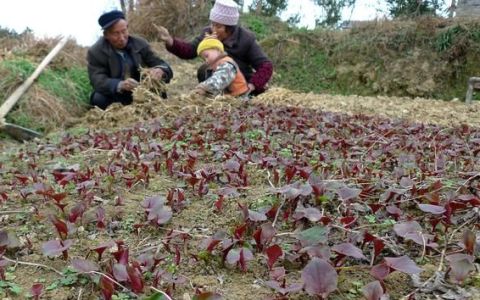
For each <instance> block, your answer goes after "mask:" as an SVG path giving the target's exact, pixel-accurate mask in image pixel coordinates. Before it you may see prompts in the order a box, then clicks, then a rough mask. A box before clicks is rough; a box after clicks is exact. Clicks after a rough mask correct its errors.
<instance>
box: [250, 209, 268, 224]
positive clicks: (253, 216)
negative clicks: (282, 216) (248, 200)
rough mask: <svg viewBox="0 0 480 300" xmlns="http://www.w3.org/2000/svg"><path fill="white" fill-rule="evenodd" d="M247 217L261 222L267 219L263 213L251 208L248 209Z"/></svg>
mask: <svg viewBox="0 0 480 300" xmlns="http://www.w3.org/2000/svg"><path fill="white" fill-rule="evenodd" d="M248 219H249V220H251V221H252V222H262V221H265V220H266V219H267V216H266V215H265V214H264V213H260V212H256V211H253V210H251V209H249V210H248Z"/></svg>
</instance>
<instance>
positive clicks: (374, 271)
mask: <svg viewBox="0 0 480 300" xmlns="http://www.w3.org/2000/svg"><path fill="white" fill-rule="evenodd" d="M390 271H391V269H390V267H389V266H387V264H385V263H381V264H378V265H375V266H373V267H372V268H371V269H370V275H372V276H373V277H375V278H376V279H378V280H380V281H383V280H384V279H385V278H387V276H388V274H390Z"/></svg>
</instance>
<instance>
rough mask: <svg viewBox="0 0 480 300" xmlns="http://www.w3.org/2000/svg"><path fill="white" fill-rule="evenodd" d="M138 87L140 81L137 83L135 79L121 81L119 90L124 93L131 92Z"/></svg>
mask: <svg viewBox="0 0 480 300" xmlns="http://www.w3.org/2000/svg"><path fill="white" fill-rule="evenodd" d="M137 86H138V81H136V80H135V79H133V78H128V79H125V80H123V81H120V85H119V89H120V91H122V92H131V91H132V90H133V89H134V88H136V87H137Z"/></svg>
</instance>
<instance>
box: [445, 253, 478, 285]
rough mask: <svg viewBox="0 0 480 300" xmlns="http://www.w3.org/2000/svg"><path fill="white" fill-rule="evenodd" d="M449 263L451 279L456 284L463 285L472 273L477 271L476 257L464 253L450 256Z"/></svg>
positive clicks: (448, 257)
mask: <svg viewBox="0 0 480 300" xmlns="http://www.w3.org/2000/svg"><path fill="white" fill-rule="evenodd" d="M446 259H447V261H449V262H450V268H451V271H450V279H451V280H452V281H453V282H455V283H462V282H463V281H464V280H465V279H466V278H467V277H468V274H469V273H470V272H471V271H474V270H475V266H474V264H473V261H474V259H475V258H474V256H472V255H467V254H463V253H457V254H452V255H448V256H447V257H446Z"/></svg>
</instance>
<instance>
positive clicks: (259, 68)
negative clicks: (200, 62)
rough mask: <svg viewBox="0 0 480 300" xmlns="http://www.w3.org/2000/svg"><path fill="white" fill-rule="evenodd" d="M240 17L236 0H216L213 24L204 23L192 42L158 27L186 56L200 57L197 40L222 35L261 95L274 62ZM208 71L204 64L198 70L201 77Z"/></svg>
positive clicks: (253, 90) (176, 51)
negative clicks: (175, 36)
mask: <svg viewBox="0 0 480 300" xmlns="http://www.w3.org/2000/svg"><path fill="white" fill-rule="evenodd" d="M238 18H239V12H238V6H237V4H236V3H235V2H234V1H232V0H217V1H216V2H215V4H214V5H213V8H212V9H211V10H210V21H211V23H210V26H209V27H205V28H204V29H203V30H202V33H201V34H200V35H199V36H197V37H196V38H195V39H193V41H191V42H187V41H185V40H182V39H179V38H174V37H172V36H171V35H170V33H169V32H168V30H167V29H166V28H164V27H162V26H155V27H156V28H157V31H158V33H159V38H160V40H162V41H163V42H164V43H165V46H166V48H167V50H168V51H169V52H171V53H173V54H174V55H176V56H178V57H179V58H183V59H193V58H195V57H197V47H198V44H199V43H200V42H201V41H202V40H203V39H204V38H205V37H206V36H208V37H211V36H213V37H215V38H217V39H219V40H220V41H221V42H222V43H223V45H224V47H225V51H226V52H227V53H228V55H229V56H230V57H232V58H233V59H234V60H235V62H236V63H237V64H238V66H239V68H240V70H241V72H242V73H243V75H244V76H245V78H246V80H247V82H248V87H249V92H250V94H252V95H258V94H260V93H263V92H264V91H265V88H266V85H267V83H268V81H269V80H270V78H271V77H272V72H273V65H272V62H271V61H270V59H269V58H268V57H267V56H266V55H265V53H264V52H263V50H262V48H260V46H259V45H258V43H257V41H256V39H255V35H254V34H253V33H252V32H250V31H249V30H247V29H245V28H243V27H241V26H239V25H238ZM205 73H208V70H207V71H205V65H204V66H202V67H200V69H199V72H198V78H199V81H203V80H205V79H206V78H207V77H208V75H206V74H205Z"/></svg>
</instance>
